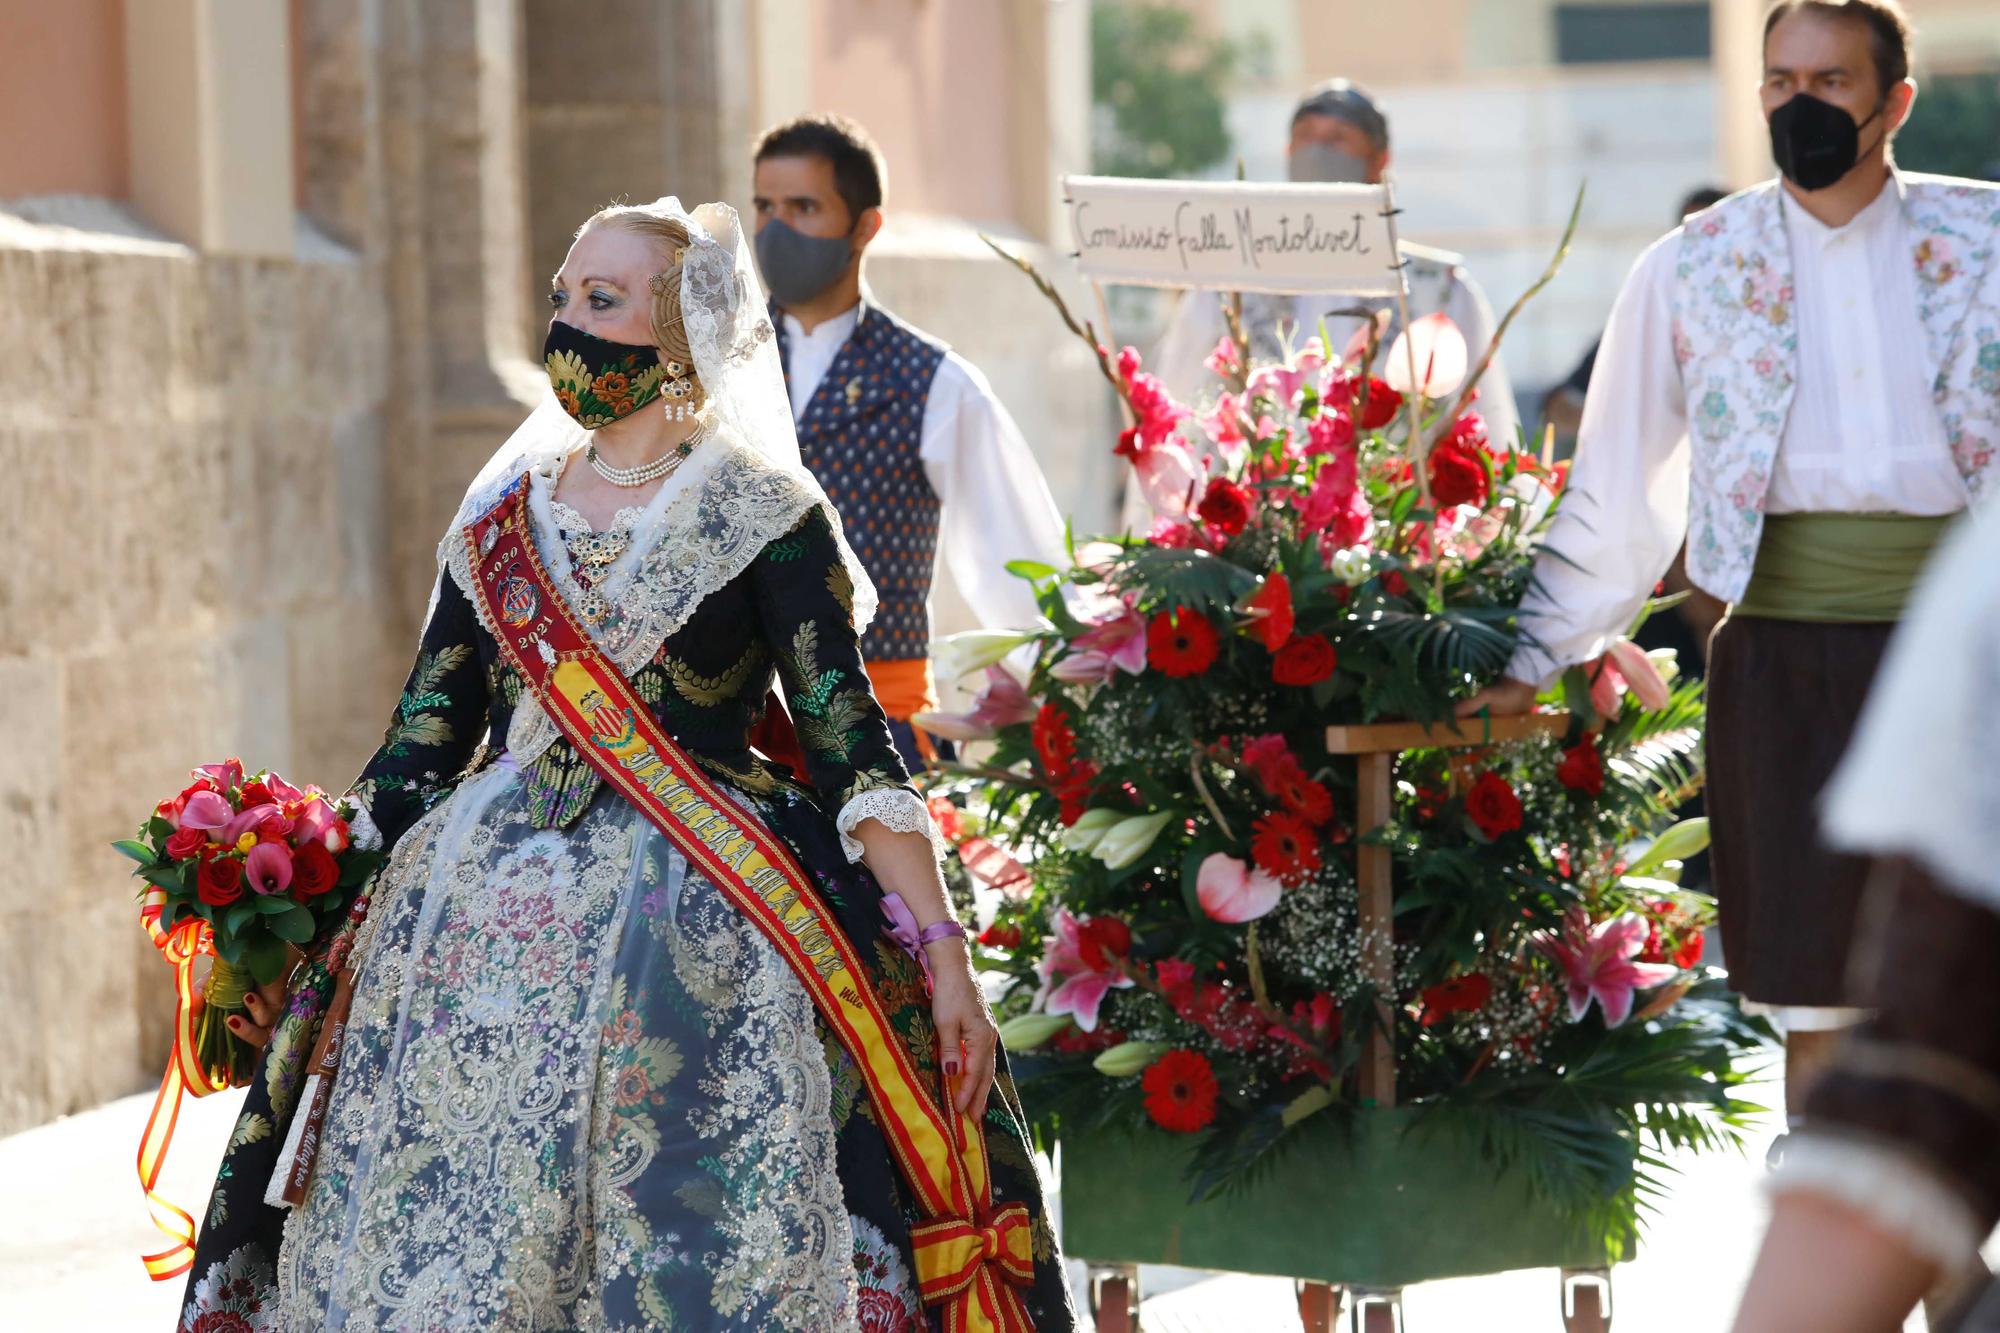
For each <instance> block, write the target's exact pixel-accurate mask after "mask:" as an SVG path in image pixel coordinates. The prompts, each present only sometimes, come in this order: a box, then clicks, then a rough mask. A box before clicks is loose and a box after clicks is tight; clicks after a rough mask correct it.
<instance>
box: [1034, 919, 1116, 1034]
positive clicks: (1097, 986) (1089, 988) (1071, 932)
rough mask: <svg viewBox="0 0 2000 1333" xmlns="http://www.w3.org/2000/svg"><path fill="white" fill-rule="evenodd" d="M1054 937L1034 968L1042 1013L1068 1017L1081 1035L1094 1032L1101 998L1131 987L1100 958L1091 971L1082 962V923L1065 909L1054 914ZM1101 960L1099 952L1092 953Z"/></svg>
mask: <svg viewBox="0 0 2000 1333" xmlns="http://www.w3.org/2000/svg"><path fill="white" fill-rule="evenodd" d="M1055 926H1056V933H1055V935H1054V937H1053V938H1051V939H1050V940H1049V942H1048V952H1047V953H1045V954H1043V955H1042V961H1041V962H1039V963H1037V964H1036V965H1035V971H1036V972H1037V973H1038V974H1039V975H1040V976H1041V978H1042V996H1041V998H1042V1000H1043V1005H1042V1008H1043V1011H1044V1012H1045V1013H1050V1014H1068V1015H1069V1016H1070V1017H1072V1018H1074V1019H1075V1020H1076V1025H1077V1026H1078V1027H1079V1028H1082V1029H1083V1030H1084V1031H1085V1032H1095V1031H1097V1012H1098V1010H1099V1009H1100V1008H1102V1007H1103V1005H1104V997H1105V996H1106V995H1108V994H1110V993H1111V992H1112V991H1114V990H1124V989H1127V988H1128V987H1130V986H1131V985H1132V978H1130V977H1128V976H1126V975H1125V973H1124V971H1123V970H1122V969H1120V968H1119V967H1117V966H1116V965H1115V964H1114V963H1112V962H1111V960H1110V959H1109V958H1104V965H1103V966H1098V967H1093V966H1091V964H1090V963H1089V962H1087V961H1085V958H1084V949H1083V945H1084V940H1083V923H1082V922H1080V921H1078V920H1077V919H1076V917H1075V916H1074V915H1073V914H1072V913H1071V912H1070V910H1069V909H1068V908H1064V909H1063V910H1062V911H1060V912H1058V913H1056V920H1055ZM1096 952H1097V953H1098V955H1099V957H1103V953H1102V951H1101V950H1098V951H1096Z"/></svg>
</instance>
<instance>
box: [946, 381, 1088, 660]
mask: <svg viewBox="0 0 2000 1333" xmlns="http://www.w3.org/2000/svg"><path fill="white" fill-rule="evenodd" d="M923 459H924V471H925V474H926V475H927V476H928V477H929V478H930V482H931V487H932V489H934V490H935V491H936V492H937V493H938V497H939V498H940V499H941V500H942V501H943V502H944V518H943V529H942V532H941V533H940V535H939V545H940V546H941V547H942V549H943V553H944V562H945V567H946V568H948V569H949V570H950V571H951V577H952V580H953V581H954V582H955V583H957V585H958V589H959V591H960V592H961V593H963V594H964V596H965V601H966V604H967V605H968V606H969V607H970V608H971V609H972V614H973V615H974V616H976V617H977V618H978V620H979V623H980V624H981V625H982V626H984V627H986V628H988V629H1019V628H1023V627H1025V626H1028V625H1032V624H1034V623H1035V621H1036V619H1037V618H1038V617H1039V616H1040V614H1041V612H1040V610H1039V608H1038V607H1037V606H1036V604H1035V594H1034V589H1033V588H1032V587H1031V586H1030V585H1029V583H1028V582H1027V580H1025V579H1021V578H1017V577H1015V576H1014V575H1012V574H1010V573H1008V572H1007V562H1008V561H1010V560H1039V561H1041V562H1042V563H1043V564H1046V565H1051V566H1054V567H1055V568H1058V569H1060V568H1062V567H1063V566H1064V565H1065V564H1066V563H1067V558H1066V557H1065V555H1064V553H1063V523H1062V515H1061V513H1060V512H1059V511H1058V510H1057V509H1056V502H1055V500H1054V498H1053V497H1051V496H1050V494H1049V485H1048V482H1047V481H1046V480H1044V479H1043V477H1042V469H1041V467H1040V466H1039V465H1038V464H1037V463H1036V462H1035V455H1034V453H1033V452H1032V451H1031V450H1030V449H1029V448H1028V442H1027V441H1026V440H1024V439H1022V438H1021V432H1020V430H1019V428H1018V427H1016V426H1015V425H1014V419H1013V417H1011V416H1009V415H1008V413H1007V409H1006V408H1005V407H1004V406H1002V405H1001V403H1000V400H999V399H998V398H996V397H994V396H993V390H992V387H991V386H990V385H988V384H987V382H986V377H985V376H983V375H981V374H980V373H979V371H978V369H977V368H976V367H974V366H973V365H972V364H971V363H970V362H968V361H965V360H964V359H963V358H961V357H958V356H956V355H949V356H947V357H946V358H945V359H944V362H943V363H942V364H941V365H939V366H938V371H937V378H936V379H935V380H933V381H932V383H931V391H930V397H929V399H928V400H927V401H926V402H925V405H924V435H923Z"/></svg>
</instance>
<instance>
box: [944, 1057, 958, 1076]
mask: <svg viewBox="0 0 2000 1333" xmlns="http://www.w3.org/2000/svg"><path fill="white" fill-rule="evenodd" d="M944 1072H945V1073H947V1074H949V1075H951V1076H952V1077H953V1078H957V1077H958V1061H956V1060H947V1061H945V1062H944Z"/></svg>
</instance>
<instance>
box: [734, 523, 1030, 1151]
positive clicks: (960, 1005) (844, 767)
mask: <svg viewBox="0 0 2000 1333" xmlns="http://www.w3.org/2000/svg"><path fill="white" fill-rule="evenodd" d="M751 575H752V578H753V580H754V587H755V590H756V598H757V618H758V623H759V627H760V629H761V631H762V632H763V634H764V636H765V638H766V640H767V642H768V643H769V644H770V646H771V651H772V655H773V656H774V657H775V658H776V659H777V664H778V675H779V678H780V679H781V680H782V681H783V682H784V687H785V698H786V701H787V702H788V703H789V704H790V706H791V709H792V721H793V723H794V725H795V726H796V727H797V729H798V738H799V749H800V750H801V752H802V753H803V755H804V757H805V761H806V769H807V772H808V774H809V775H810V777H811V780H812V784H813V787H814V788H815V790H817V791H818V792H819V794H820V796H821V798H822V799H823V800H824V801H825V803H826V806H827V808H828V810H829V811H831V812H832V814H833V817H834V824H835V826H836V827H837V828H838V829H839V830H840V835H841V843H842V845H843V846H844V847H845V849H846V851H847V854H848V856H849V858H850V859H853V860H858V861H861V862H862V863H863V864H865V865H866V866H867V867H868V869H869V870H870V872H872V873H873V874H874V876H875V878H876V880H877V881H878V882H879V883H880V884H881V886H882V888H883V891H884V892H888V893H895V894H898V895H900V896H901V897H902V899H903V901H904V903H906V904H907V905H908V906H909V909H910V913H911V915H912V916H914V917H915V918H916V921H917V925H918V927H919V929H922V928H923V927H927V926H931V925H935V924H937V923H938V922H941V921H948V920H950V919H951V917H952V910H951V901H950V899H949V898H948V897H947V896H946V894H945V887H944V876H943V874H942V873H941V872H940V870H939V868H938V853H939V849H938V845H937V842H936V837H937V832H936V826H935V825H934V824H933V823H932V820H931V816H930V810H929V808H928V807H927V806H926V805H925V804H924V799H923V797H922V796H920V795H918V794H917V790H916V788H915V787H913V786H912V785H910V775H909V771H908V770H907V769H906V768H904V766H903V761H902V758H901V757H900V756H899V755H898V754H897V753H896V745H895V742H894V740H892V739H891V737H890V735H889V721H888V719H887V717H885V716H884V715H883V713H882V708H881V705H880V704H878V703H877V702H876V701H875V695H874V693H873V692H872V690H871V689H870V688H869V684H868V675H867V672H866V671H865V670H864V669H863V667H862V663H861V642H860V639H859V638H858V636H857V635H856V634H855V632H854V620H853V613H854V603H853V586H852V583H851V582H850V580H849V578H848V574H847V570H846V567H845V566H844V565H843V564H842V563H841V559H840V550H839V546H838V544H837V543H836V541H835V539H834V529H833V522H832V520H831V519H830V518H829V517H828V515H827V513H826V511H825V510H823V509H819V508H814V509H812V510H809V511H808V512H807V513H806V515H805V517H804V518H802V519H801V520H800V521H799V524H798V526H797V527H796V528H794V529H793V530H792V531H791V532H790V533H789V534H787V535H786V536H784V537H781V538H779V539H778V540H776V541H774V542H772V543H771V544H770V546H769V547H768V548H766V550H765V551H764V553H763V554H762V555H761V556H759V557H758V558H757V560H756V562H755V563H754V564H753V565H752V566H751ZM923 947H924V950H925V952H926V954H927V955H928V956H929V958H930V963H931V973H932V976H933V979H934V985H933V990H932V993H931V1016H932V1018H933V1020H934V1021H935V1022H936V1024H937V1030H938V1057H939V1061H940V1063H941V1064H943V1066H944V1069H945V1073H946V1075H947V1076H948V1077H950V1078H951V1079H952V1080H953V1082H954V1084H955V1087H956V1090H957V1094H958V1096H957V1103H958V1106H959V1108H960V1109H961V1110H969V1111H971V1112H972V1114H974V1115H976V1116H983V1115H985V1113H986V1097H987V1093H988V1092H989V1091H990V1090H991V1089H992V1086H993V1071H994V1062H995V1053H996V1051H997V1050H998V1048H999V1041H1000V1031H999V1027H998V1025H997V1024H995V1023H994V1021H993V1016H992V1014H991V1012H990V1011H989V1010H988V1009H987V1007H986V1001H985V998H984V997H983V996H982V995H981V993H980V990H979V982H978V979H977V977H975V976H974V974H973V970H972V956H971V952H970V950H969V949H968V947H967V943H966V941H965V939H964V938H962V937H960V936H946V937H945V938H943V939H939V940H934V941H932V942H931V943H930V944H927V945H925V946H923Z"/></svg>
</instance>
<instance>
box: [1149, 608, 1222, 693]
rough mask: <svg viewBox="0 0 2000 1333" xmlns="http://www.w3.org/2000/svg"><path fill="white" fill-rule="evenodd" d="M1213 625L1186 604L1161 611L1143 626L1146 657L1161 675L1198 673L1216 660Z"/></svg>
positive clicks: (1190, 674) (1193, 674)
mask: <svg viewBox="0 0 2000 1333" xmlns="http://www.w3.org/2000/svg"><path fill="white" fill-rule="evenodd" d="M1216 648H1217V641H1216V637H1215V626H1213V625H1211V624H1209V623H1208V617H1206V616H1204V615H1202V614H1201V612H1199V611H1191V610H1189V609H1188V608H1187V607H1185V606H1177V607H1175V608H1174V609H1173V610H1171V611H1162V612H1160V613H1159V614H1158V615H1156V616H1154V617H1153V619H1152V620H1151V622H1149V623H1148V624H1147V626H1146V661H1147V662H1148V663H1150V664H1151V665H1153V666H1155V667H1158V668H1159V670H1160V673H1161V674H1162V675H1167V676H1198V675H1200V674H1201V673H1202V672H1204V671H1206V670H1208V669H1209V667H1211V666H1213V665H1214V664H1215V654H1216Z"/></svg>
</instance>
